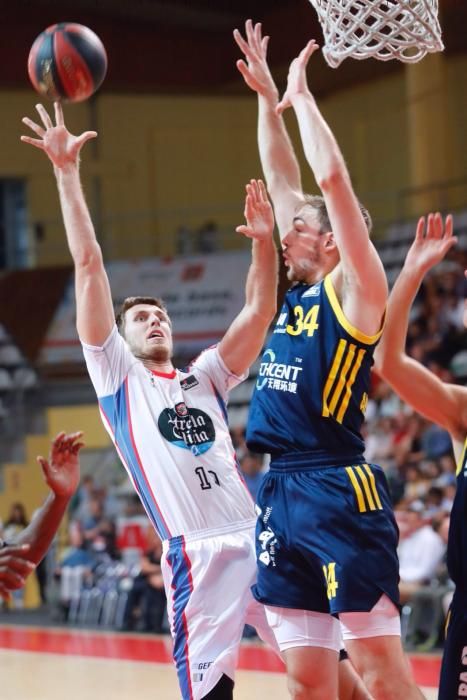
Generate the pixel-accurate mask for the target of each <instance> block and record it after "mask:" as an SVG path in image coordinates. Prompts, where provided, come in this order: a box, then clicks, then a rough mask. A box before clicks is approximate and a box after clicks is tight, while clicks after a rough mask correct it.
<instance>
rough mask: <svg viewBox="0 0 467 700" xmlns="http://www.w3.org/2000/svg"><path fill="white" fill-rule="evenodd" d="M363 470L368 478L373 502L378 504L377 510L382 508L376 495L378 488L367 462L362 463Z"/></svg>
mask: <svg viewBox="0 0 467 700" xmlns="http://www.w3.org/2000/svg"><path fill="white" fill-rule="evenodd" d="M363 468H364V470H365V471H366V473H367V474H368V478H369V480H370V486H371V490H372V492H373V497H374V499H375V503H376V505H377V506H378V510H383V506H382V505H381V500H380V498H379V495H378V489H377V488H376V480H375V475H374V474H373V472H372V471H371V468H370V467H369V466H368V464H364V465H363Z"/></svg>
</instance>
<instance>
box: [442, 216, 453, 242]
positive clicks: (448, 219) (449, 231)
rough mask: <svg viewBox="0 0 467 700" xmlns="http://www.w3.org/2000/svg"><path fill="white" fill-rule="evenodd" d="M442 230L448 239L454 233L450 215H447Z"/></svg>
mask: <svg viewBox="0 0 467 700" xmlns="http://www.w3.org/2000/svg"><path fill="white" fill-rule="evenodd" d="M444 230H445V233H444V235H445V236H446V237H448V238H450V237H451V236H452V234H453V233H454V220H453V218H452V214H448V215H447V217H446V223H445V229H444Z"/></svg>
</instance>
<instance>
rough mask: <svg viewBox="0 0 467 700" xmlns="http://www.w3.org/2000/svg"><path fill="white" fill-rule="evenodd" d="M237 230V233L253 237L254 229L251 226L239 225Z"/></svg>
mask: <svg viewBox="0 0 467 700" xmlns="http://www.w3.org/2000/svg"><path fill="white" fill-rule="evenodd" d="M235 230H236V232H237V233H241V234H242V235H243V236H247V237H248V238H252V237H253V231H252V230H251V228H250V227H249V226H237V228H236V229H235Z"/></svg>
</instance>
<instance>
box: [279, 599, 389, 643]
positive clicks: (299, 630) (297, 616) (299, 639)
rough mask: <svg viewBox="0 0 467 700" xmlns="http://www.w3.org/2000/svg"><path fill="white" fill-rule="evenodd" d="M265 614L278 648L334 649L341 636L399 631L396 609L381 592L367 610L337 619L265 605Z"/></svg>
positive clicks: (359, 635) (357, 636)
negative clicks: (374, 603)
mask: <svg viewBox="0 0 467 700" xmlns="http://www.w3.org/2000/svg"><path fill="white" fill-rule="evenodd" d="M266 615H267V620H268V622H269V624H270V626H271V629H272V631H273V632H274V635H275V637H276V640H277V643H278V645H279V648H280V650H281V651H285V650H286V649H292V648H293V647H320V648H323V649H332V650H334V651H336V652H338V651H339V649H340V648H341V647H342V639H344V641H345V640H348V639H365V638H368V637H382V636H386V635H388V636H399V637H400V634H401V626H400V617H399V611H398V610H397V608H396V606H395V605H394V603H393V602H392V601H391V600H390V599H389V598H388V597H387V596H386V595H384V594H383V595H382V596H381V598H380V599H379V600H378V602H377V603H376V605H375V606H374V607H373V608H372V609H371V610H370V611H369V612H346V613H340V615H339V620H338V619H337V618H335V617H333V616H332V615H329V614H328V613H319V612H311V611H309V610H293V609H290V608H278V607H273V606H269V605H268V606H266ZM341 635H342V638H341Z"/></svg>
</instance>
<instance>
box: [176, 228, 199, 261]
mask: <svg viewBox="0 0 467 700" xmlns="http://www.w3.org/2000/svg"><path fill="white" fill-rule="evenodd" d="M195 241H196V239H195V235H194V233H193V231H192V230H191V229H190V228H188V226H185V225H184V224H182V225H181V226H179V227H178V228H177V231H176V233H175V250H176V252H177V255H190V254H192V253H194V252H195V245H194V244H195Z"/></svg>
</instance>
